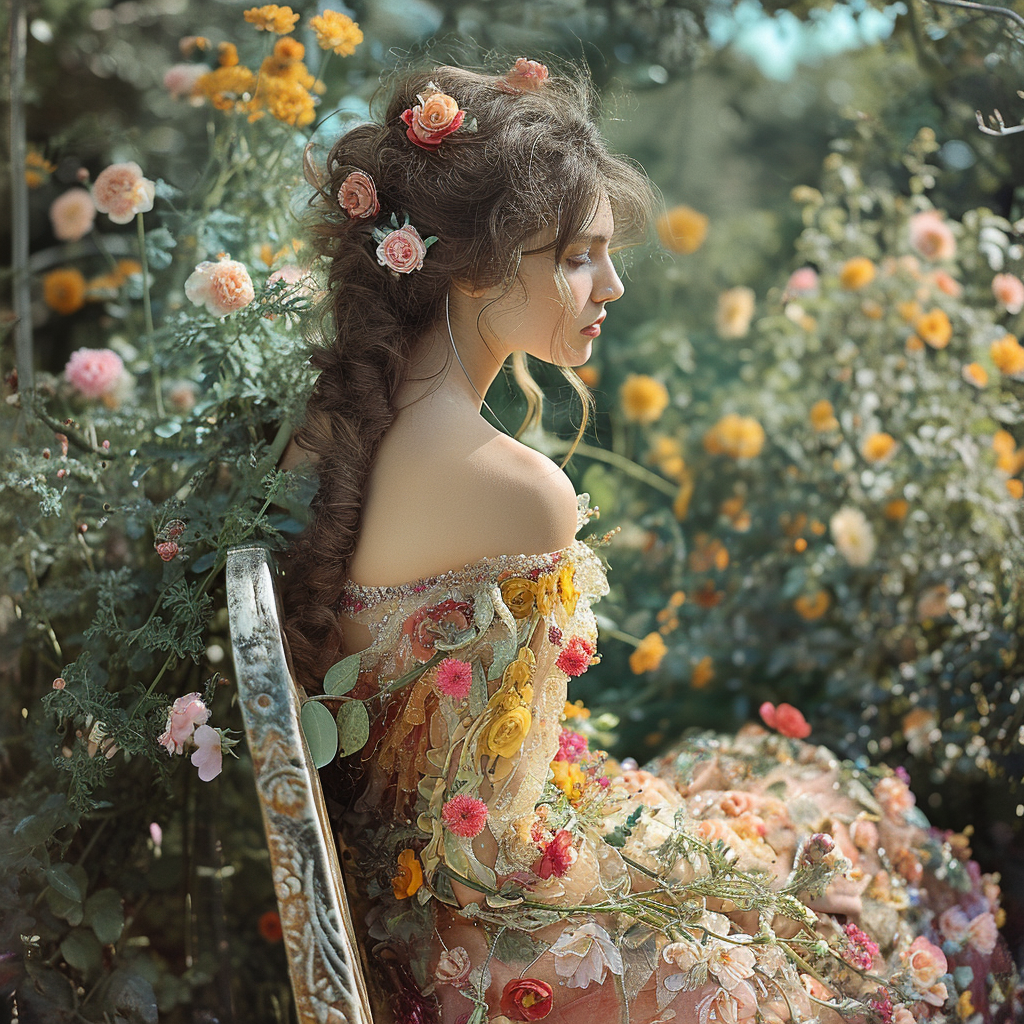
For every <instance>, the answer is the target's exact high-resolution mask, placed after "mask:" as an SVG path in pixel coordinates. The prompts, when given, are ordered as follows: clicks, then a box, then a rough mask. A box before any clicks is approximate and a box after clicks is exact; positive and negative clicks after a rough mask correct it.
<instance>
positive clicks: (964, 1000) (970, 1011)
mask: <svg viewBox="0 0 1024 1024" xmlns="http://www.w3.org/2000/svg"><path fill="white" fill-rule="evenodd" d="M956 1012H957V1014H958V1015H959V1017H960V1019H961V1020H967V1019H968V1018H969V1017H973V1016H974V1003H973V1001H972V1000H971V990H970V989H969V988H967V989H964V991H963V992H961V993H960V998H959V999H958V1000H957V1002H956Z"/></svg>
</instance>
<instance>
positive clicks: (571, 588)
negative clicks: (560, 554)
mask: <svg viewBox="0 0 1024 1024" xmlns="http://www.w3.org/2000/svg"><path fill="white" fill-rule="evenodd" d="M575 575H576V568H575V567H574V566H572V565H566V566H563V567H562V568H561V569H560V570H559V571H558V597H559V599H560V600H561V602H562V607H563V608H564V609H565V613H566V615H572V614H573V613H574V612H575V611H576V602H577V601H578V600H579V596H580V593H579V591H578V590H577V589H576V584H575V583H574V582H573V578H574V577H575Z"/></svg>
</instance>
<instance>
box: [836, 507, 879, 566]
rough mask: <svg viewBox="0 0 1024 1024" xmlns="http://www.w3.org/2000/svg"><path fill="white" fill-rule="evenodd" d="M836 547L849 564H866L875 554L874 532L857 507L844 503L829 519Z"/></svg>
mask: <svg viewBox="0 0 1024 1024" xmlns="http://www.w3.org/2000/svg"><path fill="white" fill-rule="evenodd" d="M829 527H830V529H831V531H832V540H833V541H834V542H835V545H836V549H837V550H838V551H839V553H840V554H841V555H842V556H843V558H845V559H846V560H847V562H849V563H850V565H857V566H864V565H868V564H869V563H870V561H871V559H872V558H873V557H874V554H875V544H876V542H875V534H874V531H873V530H872V529H871V524H870V523H869V522H868V520H867V517H866V516H865V515H864V513H863V512H861V510H860V509H859V508H853V507H852V506H850V505H845V506H843V508H841V509H840V510H839V511H838V512H836V514H835V515H834V516H832V519H831V520H830V521H829Z"/></svg>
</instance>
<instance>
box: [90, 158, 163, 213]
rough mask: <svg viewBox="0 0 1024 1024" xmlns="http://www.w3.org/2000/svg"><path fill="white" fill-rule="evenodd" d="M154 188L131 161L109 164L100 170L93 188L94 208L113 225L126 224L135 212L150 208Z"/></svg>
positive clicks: (143, 211) (154, 193) (144, 211)
mask: <svg viewBox="0 0 1024 1024" xmlns="http://www.w3.org/2000/svg"><path fill="white" fill-rule="evenodd" d="M155 195H156V185H154V184H153V182H151V181H150V180H149V179H148V178H144V177H143V176H142V168H141V167H140V166H139V165H138V164H137V163H135V162H134V161H129V162H128V163H124V164H111V165H110V166H109V167H107V168H105V169H104V170H102V171H100V173H99V176H98V177H97V178H96V181H95V182H94V183H93V186H92V199H93V202H94V203H95V204H96V209H97V210H99V212H100V213H105V214H106V215H107V216H108V217H109V218H110V219H111V220H112V221H113V222H114V223H115V224H127V223H128V222H129V221H130V220H131V219H132V218H133V217H134V216H135V215H136V214H137V213H146V212H147V211H148V210H152V209H153V197H154V196H155Z"/></svg>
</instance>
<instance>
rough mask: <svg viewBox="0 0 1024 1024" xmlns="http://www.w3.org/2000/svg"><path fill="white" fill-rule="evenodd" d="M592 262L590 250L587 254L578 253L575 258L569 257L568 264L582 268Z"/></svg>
mask: <svg viewBox="0 0 1024 1024" xmlns="http://www.w3.org/2000/svg"><path fill="white" fill-rule="evenodd" d="M589 262H590V250H589V249H588V250H587V251H586V252H581V253H577V254H576V255H575V256H568V257H567V258H566V263H568V264H569V265H570V266H572V267H582V266H585V265H586V264H588V263H589Z"/></svg>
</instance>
